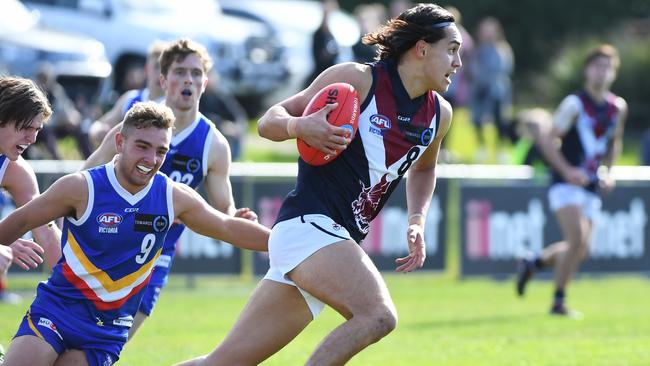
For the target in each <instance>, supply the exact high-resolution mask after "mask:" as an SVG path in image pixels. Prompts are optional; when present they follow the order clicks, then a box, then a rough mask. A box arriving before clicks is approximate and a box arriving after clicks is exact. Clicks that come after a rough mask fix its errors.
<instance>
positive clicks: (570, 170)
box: [517, 45, 627, 316]
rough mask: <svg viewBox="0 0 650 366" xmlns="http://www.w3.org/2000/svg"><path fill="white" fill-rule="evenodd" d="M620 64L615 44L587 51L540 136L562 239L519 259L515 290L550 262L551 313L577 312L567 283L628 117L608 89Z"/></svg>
mask: <svg viewBox="0 0 650 366" xmlns="http://www.w3.org/2000/svg"><path fill="white" fill-rule="evenodd" d="M619 65H620V58H619V55H618V51H617V50H616V48H614V47H613V46H611V45H601V46H599V47H598V48H596V49H594V50H593V51H591V52H590V53H589V54H588V56H587V58H586V61H585V63H584V77H585V81H584V87H583V89H582V90H580V91H578V92H576V93H574V94H571V95H569V96H567V97H566V98H564V100H563V101H562V102H561V103H560V106H559V107H558V108H557V110H556V112H555V115H554V118H553V124H554V126H553V128H552V129H551V130H549V132H548V133H543V134H541V135H540V137H539V139H540V141H539V146H540V149H541V152H542V154H543V155H544V157H545V159H546V161H547V162H548V163H549V164H550V165H551V168H552V169H553V174H552V184H551V187H550V189H549V192H548V198H549V206H550V208H551V210H553V211H554V212H555V215H556V218H557V220H558V223H559V224H560V228H561V229H562V234H563V236H564V240H563V241H561V242H558V243H554V244H552V245H550V246H548V247H546V248H545V249H544V251H543V252H542V253H541V255H540V256H538V257H536V258H525V259H523V260H522V261H521V263H520V269H519V275H518V278H517V292H518V294H519V295H523V294H524V291H525V289H526V284H527V283H528V281H529V280H530V278H531V277H532V275H533V274H534V273H535V272H536V271H537V270H539V269H542V268H546V267H553V268H554V270H555V293H554V295H553V304H552V306H551V314H556V315H568V316H580V314H579V313H578V312H576V311H572V310H570V309H569V308H568V307H567V306H566V302H565V299H566V288H567V286H568V284H569V281H570V280H571V278H572V277H573V275H574V274H575V272H576V271H577V268H578V265H579V264H580V262H582V261H583V260H584V259H585V258H586V257H587V255H588V253H589V245H590V242H591V233H592V229H593V222H594V221H593V220H594V218H595V217H596V215H597V214H598V211H599V210H600V207H601V198H600V195H601V194H604V193H607V192H609V191H610V190H611V189H612V188H613V187H614V183H615V182H614V180H613V178H612V177H611V175H609V170H610V168H611V166H612V164H613V163H614V161H615V160H616V158H617V157H618V156H619V154H620V151H621V148H622V142H623V141H622V138H623V129H624V126H625V118H626V116H627V103H626V102H625V100H624V99H623V98H621V97H619V96H617V95H615V94H613V93H612V92H611V91H610V87H611V85H612V83H613V82H614V80H615V79H616V73H617V71H618V68H619ZM557 140H559V141H561V146H560V147H558V145H557V143H556V142H557Z"/></svg>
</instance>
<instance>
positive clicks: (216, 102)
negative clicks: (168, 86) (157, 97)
mask: <svg viewBox="0 0 650 366" xmlns="http://www.w3.org/2000/svg"><path fill="white" fill-rule="evenodd" d="M199 111H200V112H201V113H203V115H205V116H206V117H207V118H208V119H210V120H212V122H213V123H214V125H215V126H216V127H217V129H218V130H219V132H221V133H222V134H223V135H224V136H225V137H226V140H228V144H230V152H231V154H232V160H238V159H239V158H240V157H241V152H242V149H243V142H244V137H245V136H246V130H247V128H248V114H246V111H245V110H244V108H243V107H242V106H241V104H239V101H237V99H236V98H235V97H234V96H233V95H232V94H231V93H229V92H227V91H225V90H223V88H220V87H219V75H218V74H217V73H216V72H215V71H212V72H211V73H210V77H209V78H208V86H207V87H206V89H205V92H204V93H203V95H202V96H201V100H200V101H199Z"/></svg>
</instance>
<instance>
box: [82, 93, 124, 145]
mask: <svg viewBox="0 0 650 366" xmlns="http://www.w3.org/2000/svg"><path fill="white" fill-rule="evenodd" d="M129 96H130V92H126V93H124V94H122V96H120V98H119V99H118V100H117V102H115V104H114V105H113V108H111V109H110V110H109V111H108V112H106V113H105V114H104V115H103V116H101V117H99V119H97V121H95V122H93V124H92V125H91V127H90V136H91V138H92V139H93V141H96V142H100V141H102V138H103V137H105V135H106V134H107V132H108V131H110V130H111V129H112V128H113V127H114V126H115V125H117V124H118V123H120V122H121V121H122V117H124V116H123V111H124V105H125V104H126V101H127V99H128V97H129Z"/></svg>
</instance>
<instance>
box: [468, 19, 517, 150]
mask: <svg viewBox="0 0 650 366" xmlns="http://www.w3.org/2000/svg"><path fill="white" fill-rule="evenodd" d="M476 38H477V46H476V49H475V50H474V53H473V55H472V59H471V62H469V63H468V65H469V70H468V71H469V72H470V74H471V75H470V80H471V83H470V100H469V105H470V109H471V112H472V122H473V123H474V127H475V128H476V132H477V135H478V138H479V143H480V149H479V152H478V156H477V159H479V160H480V161H484V160H485V159H486V157H487V156H486V155H485V154H486V153H488V152H490V153H493V152H494V150H495V149H496V148H497V147H498V146H500V145H499V141H492V140H493V137H492V136H493V135H490V134H489V133H490V131H488V130H486V129H485V127H486V126H485V124H486V123H493V124H494V125H495V127H496V132H497V140H498V139H500V138H502V137H505V136H506V130H507V122H506V121H507V119H508V116H507V114H508V113H509V112H510V108H511V99H512V87H511V84H510V75H511V74H512V71H513V68H514V56H513V53H512V48H511V47H510V45H509V44H508V42H507V41H506V39H505V35H504V34H503V28H502V27H501V23H499V21H498V20H497V19H496V18H494V17H486V18H484V19H483V20H481V21H480V22H479V25H478V31H477V37H476ZM491 137H492V138H491ZM488 149H489V150H488Z"/></svg>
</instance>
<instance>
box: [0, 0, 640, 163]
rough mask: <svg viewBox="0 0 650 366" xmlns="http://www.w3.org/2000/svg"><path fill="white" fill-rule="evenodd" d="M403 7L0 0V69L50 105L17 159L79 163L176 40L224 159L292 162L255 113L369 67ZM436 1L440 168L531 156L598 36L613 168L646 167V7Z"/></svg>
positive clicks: (634, 0)
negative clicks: (445, 69)
mask: <svg viewBox="0 0 650 366" xmlns="http://www.w3.org/2000/svg"><path fill="white" fill-rule="evenodd" d="M412 3H413V2H411V1H407V0H392V1H391V0H383V1H376V2H368V1H359V0H339V1H338V2H337V1H336V0H323V1H316V0H311V1H310V0H185V1H176V0H147V1H141V0H22V1H19V0H0V74H14V75H22V76H26V77H30V78H33V79H34V80H35V81H37V82H38V84H39V85H41V86H42V88H43V89H44V90H45V91H46V92H47V94H48V97H49V98H50V102H51V104H52V106H53V109H54V111H55V115H54V118H53V119H52V120H51V122H50V123H48V124H47V125H46V129H45V130H44V131H43V133H41V134H40V135H39V143H38V144H35V145H34V146H33V147H30V149H29V150H28V151H27V153H26V156H27V157H28V158H31V159H84V158H86V157H87V156H88V155H89V154H90V153H91V151H92V149H93V148H94V146H96V144H97V141H96V139H94V138H93V136H92V133H91V131H90V130H91V127H90V126H91V125H92V124H93V122H94V121H95V120H97V119H98V118H100V117H101V116H102V115H103V114H104V113H105V112H106V111H108V110H110V109H111V108H112V107H113V105H114V104H115V103H116V101H117V100H118V98H119V96H120V95H122V94H123V93H125V92H127V91H129V90H138V89H142V88H145V87H146V86H147V85H148V84H147V75H148V72H147V66H146V65H147V62H146V61H147V54H148V52H149V51H150V47H151V45H152V44H154V42H155V41H156V40H171V39H177V38H179V37H183V36H188V37H190V38H193V39H194V40H196V41H199V42H201V43H202V44H204V45H205V46H206V48H207V49H208V50H209V52H210V53H211V56H212V57H213V58H214V61H215V68H214V72H213V74H212V75H211V76H210V84H209V87H208V89H209V90H208V91H207V92H206V93H205V94H204V95H203V99H202V101H201V106H200V110H201V112H202V113H204V114H205V115H206V116H207V117H208V118H210V119H211V120H212V121H214V122H215V124H216V125H217V128H218V129H219V130H220V131H221V132H222V133H223V134H224V135H225V136H226V137H227V138H228V140H229V142H230V144H231V148H232V151H233V160H236V161H237V160H240V161H278V160H286V161H295V157H296V151H295V148H290V149H287V151H286V152H284V153H283V152H281V151H280V152H278V151H277V148H269V149H268V150H265V147H264V146H265V144H264V143H251V140H254V141H255V139H256V133H255V130H254V127H253V126H254V125H255V118H256V117H257V116H258V115H259V113H260V112H261V111H263V110H264V109H266V108H267V107H268V106H270V105H271V104H273V103H276V102H278V101H279V100H281V99H282V98H283V97H286V96H288V95H291V94H293V93H295V92H296V91H297V90H299V89H301V88H302V87H304V86H305V85H307V84H309V83H310V82H311V81H312V79H313V77H314V76H315V75H318V74H319V73H320V72H321V71H322V70H324V69H325V68H327V67H329V66H331V65H333V64H335V63H339V62H345V61H352V60H356V61H360V62H371V61H372V60H373V59H374V56H375V50H374V49H373V48H372V47H370V46H366V45H363V44H362V43H361V41H360V40H361V37H362V36H363V34H365V33H367V32H370V31H373V30H375V29H377V27H379V26H381V25H382V24H383V23H384V22H385V21H386V20H387V19H389V18H390V17H394V16H396V15H397V14H399V13H400V12H401V11H403V10H404V9H406V8H408V7H410V6H411V5H412ZM440 5H443V6H446V7H447V8H448V9H449V10H451V11H452V12H454V13H455V14H456V18H457V20H458V21H457V23H458V24H461V25H463V27H461V32H462V35H463V39H464V44H463V48H462V53H461V55H462V60H463V67H462V69H461V72H460V73H458V74H457V75H455V77H454V80H453V84H452V86H451V88H450V89H449V91H448V92H447V95H446V98H447V99H448V100H450V101H451V102H452V104H453V105H454V127H453V128H452V129H451V132H450V135H449V137H448V138H447V140H446V146H445V150H444V153H443V156H442V159H443V162H449V163H481V164H494V163H500V164H531V163H532V162H533V161H534V160H535V151H534V144H531V143H530V140H531V133H534V130H535V128H537V126H538V125H539V124H542V123H549V122H550V118H551V113H552V112H553V108H554V106H556V105H557V104H558V102H559V101H560V100H561V99H562V98H563V97H564V96H565V95H567V94H569V93H571V92H573V91H575V90H577V89H579V87H580V85H581V82H582V75H581V72H580V70H581V69H582V61H583V56H584V54H586V51H587V50H588V49H590V48H592V47H593V46H594V45H596V44H600V43H603V42H606V43H611V44H613V45H614V46H616V47H617V48H618V50H619V52H620V54H621V59H622V64H621V68H620V70H619V75H618V79H617V81H616V83H615V84H614V86H613V92H614V93H616V94H618V95H621V96H622V97H624V98H625V99H626V100H627V101H628V103H629V107H630V108H629V109H630V115H629V118H628V122H627V128H626V139H625V144H624V146H625V148H624V154H623V156H622V159H621V160H620V164H623V165H639V164H643V165H648V164H650V134H648V133H647V132H646V129H647V127H648V125H647V122H648V117H649V116H650V105H649V104H648V103H647V102H648V101H649V100H650V83H648V82H647V81H646V80H645V74H646V73H647V72H648V71H649V70H650V52H648V50H649V49H650V2H648V1H645V0H630V1H628V2H626V5H625V6H622V5H621V4H619V2H616V1H609V0H597V1H586V0H580V1H574V2H566V1H562V0H548V1H545V2H538V1H533V0H527V1H499V0H485V1H481V2H479V3H475V2H472V1H469V0H454V1H447V2H443V3H440ZM585 12H588V13H589V16H584V14H585ZM154 75H155V73H154ZM149 85H151V84H149ZM255 142H257V141H255ZM291 147H293V146H291Z"/></svg>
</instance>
